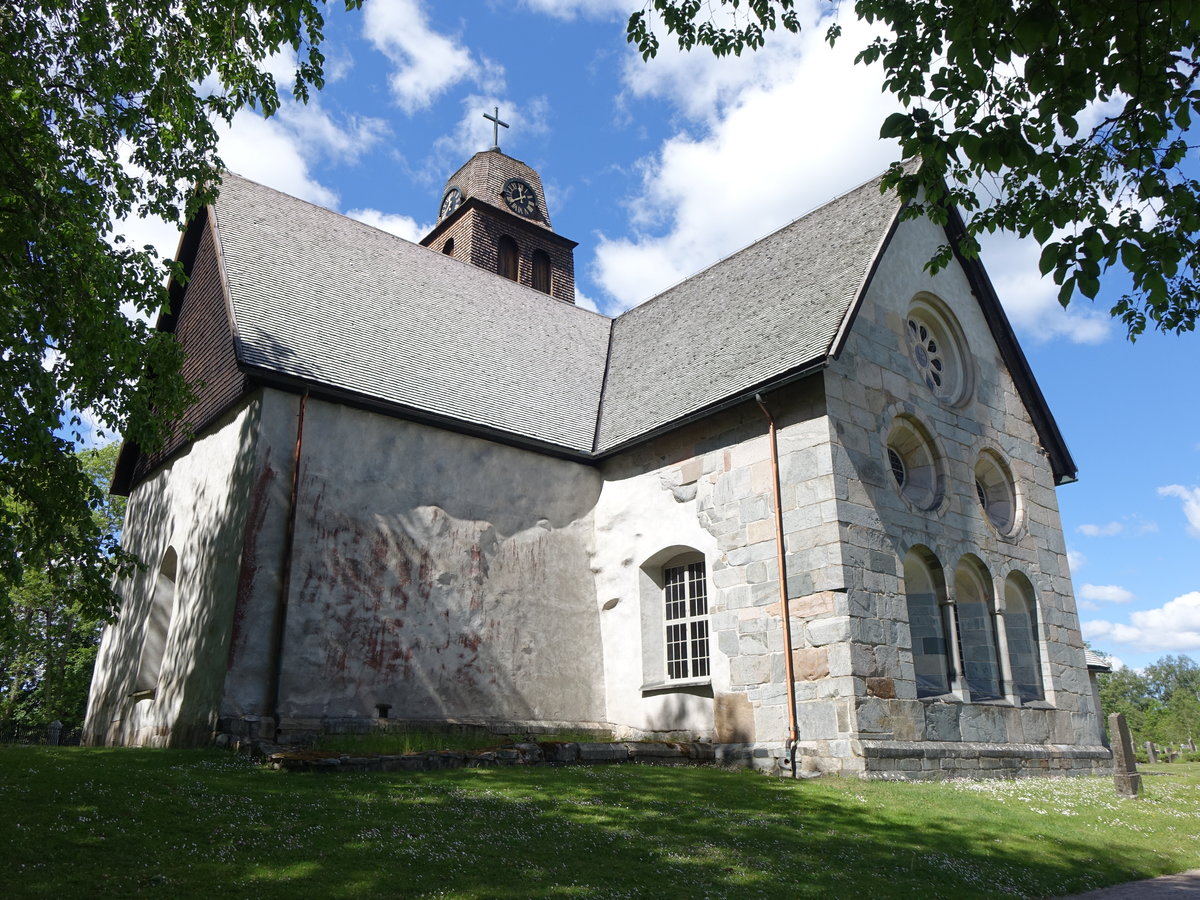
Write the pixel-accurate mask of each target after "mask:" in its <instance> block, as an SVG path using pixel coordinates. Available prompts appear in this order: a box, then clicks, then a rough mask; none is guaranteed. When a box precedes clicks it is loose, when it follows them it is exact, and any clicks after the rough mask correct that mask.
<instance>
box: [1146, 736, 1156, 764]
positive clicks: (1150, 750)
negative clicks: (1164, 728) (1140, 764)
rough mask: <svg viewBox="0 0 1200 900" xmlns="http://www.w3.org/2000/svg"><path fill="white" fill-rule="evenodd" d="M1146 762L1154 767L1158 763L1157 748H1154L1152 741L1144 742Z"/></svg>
mask: <svg viewBox="0 0 1200 900" xmlns="http://www.w3.org/2000/svg"><path fill="white" fill-rule="evenodd" d="M1145 747H1146V762H1148V763H1150V764H1151V765H1154V764H1155V763H1157V762H1158V748H1157V747H1155V746H1154V741H1146V744H1145Z"/></svg>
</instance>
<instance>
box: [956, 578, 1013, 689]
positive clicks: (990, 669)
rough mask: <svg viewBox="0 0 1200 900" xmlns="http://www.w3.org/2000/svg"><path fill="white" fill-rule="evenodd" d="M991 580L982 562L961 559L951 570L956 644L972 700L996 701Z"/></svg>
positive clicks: (997, 685) (996, 659)
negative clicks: (952, 571) (952, 572)
mask: <svg viewBox="0 0 1200 900" xmlns="http://www.w3.org/2000/svg"><path fill="white" fill-rule="evenodd" d="M991 585H992V581H991V578H990V577H989V576H988V574H987V571H986V570H985V569H984V568H983V565H982V564H981V563H979V562H977V561H975V560H973V559H964V560H963V561H962V562H961V563H959V564H958V568H957V569H955V572H954V603H955V608H956V610H957V612H958V646H959V650H960V652H961V654H962V666H963V676H964V677H965V678H966V681H967V690H968V691H969V692H970V694H971V699H972V700H999V699H1000V698H1001V697H1003V696H1004V694H1003V692H1002V691H1001V685H1000V656H999V652H998V651H999V648H998V647H997V644H996V630H995V627H994V623H993V621H992V617H993V615H994V612H995V602H994V601H993V599H992V587H991Z"/></svg>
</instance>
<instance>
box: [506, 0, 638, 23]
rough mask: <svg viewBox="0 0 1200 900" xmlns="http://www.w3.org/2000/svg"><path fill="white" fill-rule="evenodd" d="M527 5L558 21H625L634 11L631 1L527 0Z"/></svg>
mask: <svg viewBox="0 0 1200 900" xmlns="http://www.w3.org/2000/svg"><path fill="white" fill-rule="evenodd" d="M525 5H526V6H528V7H529V8H530V9H532V10H533V11H534V12H540V13H545V14H547V15H550V16H554V17H555V18H556V19H574V18H575V17H576V16H584V17H586V18H589V19H611V18H620V19H621V20H625V19H627V18H629V14H630V13H631V12H633V9H634V7H633V5H632V4H630V3H629V0H525Z"/></svg>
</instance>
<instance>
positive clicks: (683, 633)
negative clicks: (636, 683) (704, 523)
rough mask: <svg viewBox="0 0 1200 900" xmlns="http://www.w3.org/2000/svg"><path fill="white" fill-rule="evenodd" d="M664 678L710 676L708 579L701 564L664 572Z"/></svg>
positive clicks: (696, 563) (697, 563) (683, 566)
mask: <svg viewBox="0 0 1200 900" xmlns="http://www.w3.org/2000/svg"><path fill="white" fill-rule="evenodd" d="M663 600H664V604H665V610H664V612H665V619H666V634H665V637H666V660H667V678H668V679H672V680H674V679H682V678H704V677H707V676H708V674H709V660H708V657H709V626H708V579H707V575H706V572H705V567H704V563H703V562H695V563H688V564H686V565H682V566H672V567H670V568H668V569H665V570H664V571H663Z"/></svg>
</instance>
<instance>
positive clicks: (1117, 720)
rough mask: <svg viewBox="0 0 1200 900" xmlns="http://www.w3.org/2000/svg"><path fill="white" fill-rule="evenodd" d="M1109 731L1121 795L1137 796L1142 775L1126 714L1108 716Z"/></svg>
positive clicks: (1114, 778)
mask: <svg viewBox="0 0 1200 900" xmlns="http://www.w3.org/2000/svg"><path fill="white" fill-rule="evenodd" d="M1108 733H1109V734H1110V735H1111V736H1112V744H1113V746H1112V751H1113V781H1114V782H1115V784H1116V786H1117V794H1118V795H1119V796H1121V797H1136V796H1137V795H1138V794H1140V793H1141V791H1142V776H1141V775H1139V774H1138V770H1137V760H1136V759H1134V756H1133V741H1132V739H1130V737H1129V726H1128V725H1127V724H1126V723H1125V716H1123V715H1122V714H1121V713H1113V714H1112V715H1111V716H1109V717H1108Z"/></svg>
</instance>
